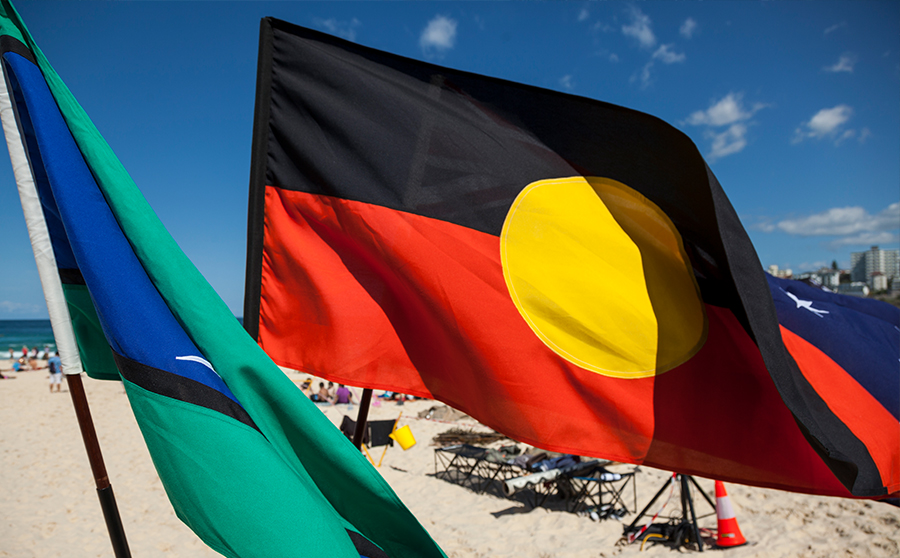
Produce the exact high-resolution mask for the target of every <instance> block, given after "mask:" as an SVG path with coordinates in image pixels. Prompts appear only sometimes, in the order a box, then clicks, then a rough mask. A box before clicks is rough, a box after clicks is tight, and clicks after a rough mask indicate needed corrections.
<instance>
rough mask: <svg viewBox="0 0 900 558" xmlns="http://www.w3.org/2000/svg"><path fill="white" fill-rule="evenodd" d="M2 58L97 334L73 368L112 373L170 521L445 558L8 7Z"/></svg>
mask: <svg viewBox="0 0 900 558" xmlns="http://www.w3.org/2000/svg"><path fill="white" fill-rule="evenodd" d="M0 50H2V63H3V64H2V66H3V72H4V76H5V78H6V79H5V80H4V81H5V88H6V91H5V93H6V97H7V99H8V103H9V105H10V106H9V107H8V108H11V109H12V113H13V114H14V115H15V128H16V129H15V130H13V129H10V126H4V128H5V131H6V132H7V143H8V144H9V145H10V147H11V151H13V150H19V151H24V153H26V154H27V161H28V163H29V167H30V171H31V172H30V175H31V178H32V181H31V182H32V184H31V186H30V187H31V188H33V189H34V192H35V195H36V196H37V198H38V199H39V200H40V207H41V208H42V212H43V215H44V218H45V221H46V229H47V231H48V234H49V238H50V244H51V246H52V250H53V252H54V255H55V259H56V262H57V267H58V269H59V275H60V277H61V278H62V282H63V284H64V285H75V287H64V289H63V290H64V291H66V290H69V291H73V292H75V291H77V292H79V293H80V294H79V295H78V296H80V301H78V302H77V305H76V307H75V310H74V311H72V312H71V314H72V319H73V321H74V320H75V319H76V315H77V314H79V313H80V312H82V311H83V313H84V316H85V317H87V318H88V320H87V321H88V322H91V321H95V322H96V323H97V324H98V325H99V329H102V332H103V334H104V337H103V340H102V341H101V342H100V343H97V342H96V341H97V339H95V340H94V341H95V342H94V343H93V345H88V344H83V343H80V348H81V349H82V351H83V353H84V355H83V357H82V358H83V360H84V362H85V363H88V362H89V360H90V358H92V357H93V356H97V357H99V358H100V359H101V360H100V361H99V362H100V363H99V364H96V365H91V364H87V368H88V370H89V371H90V370H91V369H92V368H95V370H96V371H97V372H102V374H106V375H109V373H110V371H111V369H110V368H109V366H108V365H109V363H111V362H113V361H114V363H115V368H116V369H117V370H118V374H119V375H120V376H121V378H122V379H123V381H124V384H125V388H126V391H127V393H128V397H129V400H130V402H131V405H132V408H133V410H134V414H135V417H136V419H137V421H138V424H139V425H140V428H141V431H142V433H143V435H144V439H145V441H146V443H147V446H148V448H149V450H150V454H151V456H152V458H153V462H154V464H155V466H156V469H157V471H158V472H159V476H160V479H161V480H162V482H163V485H164V486H165V489H166V492H167V494H168V496H169V499H170V500H171V502H172V505H173V506H174V508H175V511H176V513H177V514H178V517H179V518H181V519H182V521H184V522H185V523H186V524H187V525H188V526H189V527H190V528H191V529H193V530H194V532H195V533H197V535H198V536H199V537H200V538H201V539H203V541H204V542H205V543H206V544H208V545H209V546H210V547H212V548H213V549H215V550H216V551H218V552H220V553H222V554H223V555H225V556H229V557H242V558H243V557H252V556H259V557H279V556H285V557H286V556H329V557H331V556H367V557H369V558H374V557H376V556H390V557H403V556H443V552H442V551H441V549H440V548H439V547H438V546H437V544H436V543H435V542H434V541H433V540H432V539H431V537H430V536H429V535H428V533H427V532H426V531H425V530H424V529H423V528H422V527H421V525H419V523H418V522H417V521H416V519H415V517H413V515H412V514H411V513H410V512H409V510H407V509H406V507H405V506H404V505H403V503H402V502H400V500H399V499H398V498H397V496H396V495H395V494H394V492H393V491H392V490H391V488H390V486H388V485H387V483H386V482H385V481H384V480H383V479H382V478H381V476H380V475H379V474H378V472H377V471H375V469H374V468H372V467H371V466H370V465H369V464H368V462H367V461H366V459H365V458H364V457H362V456H361V454H360V453H359V451H358V450H357V449H356V448H354V447H353V445H352V444H351V443H350V442H349V441H348V440H347V439H346V438H345V437H344V436H343V435H342V434H341V433H340V432H339V431H338V430H337V428H335V427H334V426H333V425H332V424H331V422H330V421H329V420H328V419H327V418H326V417H325V416H324V415H323V414H322V413H321V412H320V411H319V410H318V409H317V408H316V407H315V405H314V404H312V403H311V402H310V401H309V400H308V399H307V398H306V397H305V396H304V395H303V394H302V392H301V391H300V390H299V389H297V388H296V386H295V385H294V384H293V383H292V382H291V381H290V380H289V379H288V378H287V377H286V376H285V375H284V374H283V373H282V372H281V370H280V369H279V368H278V367H277V366H275V364H273V363H272V361H271V360H270V359H269V358H268V357H267V356H266V355H265V353H263V352H262V350H261V349H260V348H259V347H258V346H257V345H256V343H255V342H254V341H253V340H252V339H251V338H250V337H249V336H248V335H247V334H246V333H245V332H244V330H243V328H242V327H241V326H240V324H239V323H238V321H237V320H236V319H235V318H234V316H233V315H232V314H231V312H230V311H229V309H228V308H227V306H226V305H225V304H224V303H223V302H222V301H221V300H220V299H219V297H218V295H217V294H216V293H215V291H214V290H213V289H212V287H210V286H209V284H208V283H207V282H206V281H205V279H204V278H203V277H202V276H201V275H200V273H199V272H198V271H197V270H196V268H195V267H194V266H193V264H191V262H190V261H189V260H188V259H187V257H186V256H185V255H184V254H183V253H182V252H181V250H180V249H179V248H178V246H177V245H176V243H175V242H174V240H173V239H172V238H171V237H170V236H169V234H168V233H167V232H166V230H165V228H164V227H163V226H162V224H161V223H160V222H159V220H158V219H157V217H156V216H155V214H154V213H153V211H152V210H151V209H150V207H149V206H148V205H147V202H146V201H145V200H144V198H143V196H142V195H141V194H140V192H139V191H138V189H137V188H136V186H135V185H134V183H133V182H132V180H131V178H130V177H129V176H128V173H127V172H126V171H125V169H124V168H123V167H122V165H121V163H120V162H119V161H118V159H117V158H116V157H115V155H114V154H113V153H112V151H111V149H110V148H109V146H108V145H107V144H106V142H105V141H104V140H103V138H102V137H101V136H100V134H99V133H98V132H97V130H96V128H94V126H93V124H92V123H91V121H90V120H89V119H88V117H87V116H86V115H85V113H84V111H83V110H82V109H81V107H80V106H79V105H78V103H77V102H76V101H75V99H74V98H73V97H72V95H71V93H70V92H69V91H68V89H67V88H66V86H65V85H64V84H63V83H62V81H61V80H60V79H59V77H58V76H57V75H56V73H55V72H54V71H53V69H52V68H51V67H50V65H49V64H48V63H47V61H46V59H45V58H44V56H43V54H42V53H41V51H40V50H39V49H38V48H37V46H36V45H35V44H34V41H33V40H32V39H31V37H30V35H29V34H28V31H27V30H26V28H25V26H24V24H23V23H22V21H21V20H20V18H19V16H18V14H17V13H16V12H15V10H14V9H13V8H12V6H11V4H10V3H9V2H8V1H7V0H0ZM7 112H9V111H7ZM26 174H27V173H26ZM20 186H21V185H20ZM88 294H89V296H87V295H88ZM67 296H68V293H67ZM68 300H69V307H70V309H72V308H73V303H74V302H73V301H74V300H75V299H74V298H72V297H69V298H68ZM89 329H90V328H89ZM92 329H93V330H94V331H97V330H98V328H97V327H94V328H92ZM78 333H79V331H78V328H76V336H77V335H78ZM103 359H105V360H106V363H107V364H106V365H104V364H102V362H103ZM104 366H106V367H105V368H104ZM102 374H101V375H102ZM124 506H125V507H127V503H125V505H124Z"/></svg>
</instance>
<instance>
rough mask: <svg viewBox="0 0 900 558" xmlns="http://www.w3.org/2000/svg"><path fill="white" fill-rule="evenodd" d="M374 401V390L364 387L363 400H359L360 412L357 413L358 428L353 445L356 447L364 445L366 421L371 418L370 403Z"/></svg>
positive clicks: (355, 431)
mask: <svg viewBox="0 0 900 558" xmlns="http://www.w3.org/2000/svg"><path fill="white" fill-rule="evenodd" d="M371 402H372V390H371V389H370V388H365V389H363V394H362V400H361V401H360V402H359V412H358V413H356V429H355V430H354V431H353V445H354V446H355V447H356V449H359V448H360V446H362V442H363V434H364V433H365V431H366V421H367V420H368V419H369V404H370V403H371Z"/></svg>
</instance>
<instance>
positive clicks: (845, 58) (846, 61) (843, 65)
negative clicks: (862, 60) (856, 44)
mask: <svg viewBox="0 0 900 558" xmlns="http://www.w3.org/2000/svg"><path fill="white" fill-rule="evenodd" d="M854 64H856V55H854V54H850V53H847V54H842V55H841V56H840V58H838V61H837V62H835V63H834V64H832V65H831V66H825V67H824V68H822V69H823V70H825V71H826V72H834V73H838V72H848V73H851V74H852V73H853V65H854Z"/></svg>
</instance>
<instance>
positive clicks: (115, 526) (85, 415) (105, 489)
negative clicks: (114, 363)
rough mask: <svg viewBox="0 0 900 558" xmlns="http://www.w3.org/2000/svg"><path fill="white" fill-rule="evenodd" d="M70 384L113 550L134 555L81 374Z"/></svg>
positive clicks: (127, 557)
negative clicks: (127, 537) (126, 535)
mask: <svg viewBox="0 0 900 558" xmlns="http://www.w3.org/2000/svg"><path fill="white" fill-rule="evenodd" d="M66 383H67V384H68V385H69V393H70V394H72V405H74V406H75V416H76V417H78V426H79V427H80V428H81V438H82V439H83V440H84V449H85V450H87V454H88V461H89V462H90V463H91V471H92V472H93V473H94V484H95V485H96V486H97V496H98V497H99V498H100V508H101V509H102V510H103V518H104V519H105V520H106V530H107V531H109V539H110V541H111V542H112V546H113V552H114V553H115V555H116V558H131V550H129V548H128V541H127V540H125V529H124V528H123V527H122V518H121V517H119V508H118V507H117V506H116V497H115V495H113V489H112V485H111V484H110V483H109V476H107V474H106V465H105V464H104V463H103V454H102V453H100V442H99V441H98V440H97V432H96V431H95V430H94V421H93V420H92V419H91V410H90V408H89V407H88V402H87V397H86V396H85V394H84V385H83V384H82V383H81V374H66Z"/></svg>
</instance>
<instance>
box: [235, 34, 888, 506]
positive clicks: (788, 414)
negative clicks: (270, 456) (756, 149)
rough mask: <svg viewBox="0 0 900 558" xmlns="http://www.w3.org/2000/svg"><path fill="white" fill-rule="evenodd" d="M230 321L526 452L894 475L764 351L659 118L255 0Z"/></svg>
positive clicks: (727, 211)
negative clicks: (241, 244) (359, 34)
mask: <svg viewBox="0 0 900 558" xmlns="http://www.w3.org/2000/svg"><path fill="white" fill-rule="evenodd" d="M244 318H245V326H246V327H247V328H248V330H249V331H250V333H251V335H253V336H254V337H256V339H257V340H258V342H259V344H260V345H261V346H262V348H263V349H264V350H265V351H266V352H267V353H268V354H269V355H270V356H271V357H272V358H273V359H274V360H275V361H276V362H277V363H279V364H281V365H284V366H287V367H290V368H294V369H297V370H302V371H304V372H309V373H312V374H316V375H320V376H323V377H326V378H329V379H332V380H335V381H340V382H344V383H349V384H353V385H357V386H363V387H370V388H381V389H389V390H393V391H399V392H404V393H409V394H413V395H418V396H422V397H428V398H435V399H439V400H442V401H444V402H446V403H448V404H450V405H452V406H454V407H456V408H458V409H461V410H463V411H465V412H466V413H468V414H470V415H471V416H473V417H475V418H477V419H478V420H479V421H481V422H482V423H484V424H486V425H488V426H490V427H493V428H495V429H497V430H499V431H501V432H503V433H505V434H507V435H508V436H510V437H512V438H515V439H517V440H520V441H523V442H527V443H530V444H533V445H536V446H539V447H542V448H546V449H550V450H555V451H561V452H566V453H575V454H580V455H588V456H599V457H605V458H609V459H615V460H618V461H625V462H631V463H645V464H648V465H653V466H656V467H661V468H665V469H670V470H676V471H679V472H682V473H688V474H697V475H702V476H707V477H714V478H718V479H723V480H728V481H732V482H740V483H745V484H753V485H760V486H767V487H774V488H782V489H787V490H795V491H801V492H809V493H818V494H833V495H850V494H853V495H858V496H881V495H885V494H886V493H889V492H894V491H896V490H897V489H898V488H900V486H898V482H897V478H896V470H895V472H894V473H893V476H889V478H885V479H883V478H882V475H883V474H885V472H884V470H883V469H880V466H881V464H880V462H879V463H878V464H876V462H875V461H874V460H873V458H872V456H871V455H870V453H869V451H868V448H867V442H865V441H864V440H861V439H860V438H859V437H857V436H856V435H855V434H854V431H853V430H852V429H850V428H848V427H847V426H846V425H845V424H844V423H843V422H842V420H841V418H840V417H839V416H838V415H837V414H835V413H834V412H832V411H831V410H830V408H829V402H828V401H827V400H825V399H824V397H825V396H823V395H822V394H821V393H819V392H818V391H817V390H816V389H815V387H814V386H813V385H812V384H811V383H810V382H809V381H808V380H807V379H806V377H805V376H804V375H803V374H801V372H800V370H799V369H798V367H797V364H796V363H795V362H794V360H793V359H792V358H791V356H790V354H789V353H788V351H787V350H786V349H785V346H784V344H783V343H782V340H781V334H780V331H779V326H778V320H777V316H776V312H775V307H774V305H773V302H772V295H771V293H770V290H769V286H768V284H767V281H766V277H765V275H764V273H763V271H762V268H761V266H760V264H759V261H758V258H757V257H756V253H755V251H754V249H753V246H752V245H751V243H750V240H749V238H748V236H747V234H746V232H745V231H744V229H743V227H742V226H741V224H740V221H739V219H738V217H737V215H736V213H735V211H734V209H733V208H732V206H731V205H730V203H729V202H728V199H727V198H726V196H725V194H724V193H723V191H722V188H721V187H720V186H719V183H718V182H717V180H716V178H715V176H713V174H712V172H711V171H710V169H709V168H708V167H707V165H706V163H705V162H704V160H703V158H702V157H701V156H700V155H699V153H698V152H697V149H696V147H695V146H694V145H693V143H692V142H691V141H690V140H689V139H688V138H687V137H686V136H685V135H684V134H683V133H681V132H679V131H678V130H676V129H675V128H673V127H671V126H669V125H668V124H666V123H665V122H662V121H661V120H659V119H657V118H654V117H652V116H649V115H646V114H642V113H640V112H636V111H633V110H629V109H626V108H623V107H619V106H614V105H610V104H606V103H602V102H597V101H594V100H590V99H585V98H580V97H575V96H571V95H564V94H560V93H557V92H553V91H547V90H543V89H539V88H535V87H529V86H525V85H521V84H517V83H511V82H507V81H503V80H498V79H492V78H488V77H484V76H479V75H474V74H470V73H465V72H460V71H455V70H451V69H447V68H443V67H439V66H434V65H430V64H426V63H421V62H417V61H413V60H409V59H406V58H402V57H398V56H394V55H391V54H387V53H384V52H379V51H376V50H372V49H369V48H365V47H361V46H359V45H356V44H353V43H349V42H346V41H342V40H339V39H336V38H334V37H331V36H328V35H324V34H321V33H317V32H314V31H310V30H307V29H303V28H300V27H297V26H294V25H291V24H288V23H285V22H282V21H278V20H274V19H266V20H263V22H262V29H261V42H260V59H259V74H258V82H257V106H256V117H255V129H254V139H253V157H252V168H251V186H250V205H249V237H248V262H247V290H246V299H245V310H244ZM782 398H784V399H785V400H784V401H783V400H782ZM785 403H787V405H785ZM795 419H798V420H799V422H798V421H797V420H795ZM894 426H895V427H896V426H897V424H896V421H895V423H894ZM894 434H895V435H896V430H895V431H894ZM896 454H897V450H896V447H895V449H894V456H895V457H896Z"/></svg>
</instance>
